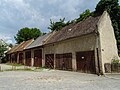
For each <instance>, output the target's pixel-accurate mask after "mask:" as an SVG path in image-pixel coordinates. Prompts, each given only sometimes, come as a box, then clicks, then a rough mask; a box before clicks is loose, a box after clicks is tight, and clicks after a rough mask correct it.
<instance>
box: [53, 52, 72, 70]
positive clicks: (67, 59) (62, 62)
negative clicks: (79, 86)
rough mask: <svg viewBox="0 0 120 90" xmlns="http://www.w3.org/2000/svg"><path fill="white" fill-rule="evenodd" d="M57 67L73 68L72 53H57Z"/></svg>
mask: <svg viewBox="0 0 120 90" xmlns="http://www.w3.org/2000/svg"><path fill="white" fill-rule="evenodd" d="M55 62H56V69H61V70H72V53H65V54H56V61H55Z"/></svg>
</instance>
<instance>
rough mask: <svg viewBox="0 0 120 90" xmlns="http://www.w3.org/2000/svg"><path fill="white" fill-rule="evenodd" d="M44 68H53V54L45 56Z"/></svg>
mask: <svg viewBox="0 0 120 90" xmlns="http://www.w3.org/2000/svg"><path fill="white" fill-rule="evenodd" d="M45 67H47V68H51V69H53V68H54V54H46V55H45Z"/></svg>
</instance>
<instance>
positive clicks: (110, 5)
mask: <svg viewBox="0 0 120 90" xmlns="http://www.w3.org/2000/svg"><path fill="white" fill-rule="evenodd" d="M105 10H107V12H108V13H109V14H110V17H111V20H112V25H113V28H114V32H115V36H116V39H117V44H118V49H119V50H120V6H119V3H118V0H101V1H100V2H99V3H98V4H97V6H96V9H95V14H102V13H103V12H104V11H105Z"/></svg>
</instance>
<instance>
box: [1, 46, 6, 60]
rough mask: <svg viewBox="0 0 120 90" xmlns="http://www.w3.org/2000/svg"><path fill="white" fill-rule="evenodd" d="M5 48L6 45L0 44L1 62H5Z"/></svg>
mask: <svg viewBox="0 0 120 90" xmlns="http://www.w3.org/2000/svg"><path fill="white" fill-rule="evenodd" d="M6 50H7V47H6V46H5V45H0V60H1V61H2V62H6V57H5V51H6Z"/></svg>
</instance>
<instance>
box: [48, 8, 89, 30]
mask: <svg viewBox="0 0 120 90" xmlns="http://www.w3.org/2000/svg"><path fill="white" fill-rule="evenodd" d="M90 15H91V13H90V10H89V9H87V10H86V11H85V12H83V13H82V14H80V17H79V18H77V19H74V20H71V21H67V22H65V18H63V19H60V20H59V21H58V22H54V21H52V20H51V19H50V26H49V27H48V29H50V30H51V31H58V30H60V29H62V28H63V27H65V26H67V25H69V24H72V23H78V22H80V21H83V20H85V19H86V18H87V17H89V16H90Z"/></svg>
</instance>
